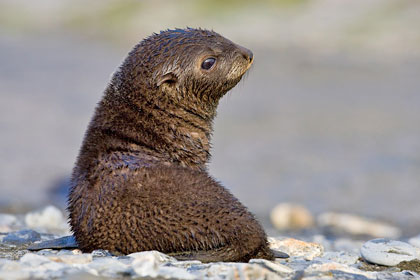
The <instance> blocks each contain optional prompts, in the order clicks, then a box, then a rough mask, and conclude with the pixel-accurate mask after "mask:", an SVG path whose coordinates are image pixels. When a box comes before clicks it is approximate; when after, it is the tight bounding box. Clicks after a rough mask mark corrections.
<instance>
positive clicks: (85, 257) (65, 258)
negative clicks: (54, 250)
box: [47, 254, 93, 264]
mask: <svg viewBox="0 0 420 280" xmlns="http://www.w3.org/2000/svg"><path fill="white" fill-rule="evenodd" d="M47 258H48V259H50V260H51V261H54V262H60V263H65V264H86V263H90V262H92V259H93V258H92V255H91V254H81V255H72V254H71V255H70V254H68V255H56V256H48V257H47Z"/></svg>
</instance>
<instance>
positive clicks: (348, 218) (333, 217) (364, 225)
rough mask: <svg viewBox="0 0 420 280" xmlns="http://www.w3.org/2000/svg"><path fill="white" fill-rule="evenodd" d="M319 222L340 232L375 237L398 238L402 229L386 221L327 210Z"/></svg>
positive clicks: (319, 218) (320, 216) (319, 217)
mask: <svg viewBox="0 0 420 280" xmlns="http://www.w3.org/2000/svg"><path fill="white" fill-rule="evenodd" d="M317 223H318V225H319V226H321V227H327V228H331V229H333V230H335V231H338V232H346V233H349V234H352V235H370V236H373V237H388V238H398V237H399V236H400V235H401V230H400V229H399V228H396V227H394V226H391V225H389V224H386V223H382V222H378V221H373V220H370V219H367V218H364V217H359V216H356V215H352V214H341V213H332V212H327V213H323V214H321V215H319V216H318V218H317Z"/></svg>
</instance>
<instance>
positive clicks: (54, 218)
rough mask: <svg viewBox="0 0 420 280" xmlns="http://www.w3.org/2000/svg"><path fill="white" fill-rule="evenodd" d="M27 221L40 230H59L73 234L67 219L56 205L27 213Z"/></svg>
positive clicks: (66, 233)
mask: <svg viewBox="0 0 420 280" xmlns="http://www.w3.org/2000/svg"><path fill="white" fill-rule="evenodd" d="M25 223H26V225H27V226H28V227H30V228H34V229H37V230H39V231H41V230H43V231H45V230H47V231H48V232H59V233H62V234H64V235H71V233H70V228H69V225H68V224H67V219H66V218H65V217H64V215H63V213H62V212H61V211H60V209H58V208H57V207H55V206H52V205H50V206H47V207H45V208H44V209H42V210H40V211H34V212H30V213H28V214H26V216H25Z"/></svg>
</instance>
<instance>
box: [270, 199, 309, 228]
mask: <svg viewBox="0 0 420 280" xmlns="http://www.w3.org/2000/svg"><path fill="white" fill-rule="evenodd" d="M270 220H271V223H272V224H273V226H274V227H275V228H276V229H278V230H301V229H305V228H309V227H312V226H313V225H314V218H313V216H312V214H311V213H310V212H309V211H308V210H307V209H306V208H305V207H303V206H302V205H299V204H293V203H280V204H278V205H277V206H276V207H274V208H273V210H271V213H270Z"/></svg>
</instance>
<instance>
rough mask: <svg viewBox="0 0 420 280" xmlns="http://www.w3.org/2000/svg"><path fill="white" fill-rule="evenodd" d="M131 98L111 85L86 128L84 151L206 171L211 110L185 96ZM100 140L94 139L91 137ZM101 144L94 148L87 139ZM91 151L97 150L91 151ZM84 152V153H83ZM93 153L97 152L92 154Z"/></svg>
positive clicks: (210, 129) (212, 116) (211, 119)
mask: <svg viewBox="0 0 420 280" xmlns="http://www.w3.org/2000/svg"><path fill="white" fill-rule="evenodd" d="M148 96H151V97H152V98H145V97H144V98H136V99H135V101H133V100H131V99H130V96H129V95H126V94H123V93H120V92H118V90H117V89H115V88H114V87H112V85H110V86H109V87H108V88H107V90H106V91H105V96H104V98H103V99H102V101H101V102H100V103H99V105H98V108H97V110H96V113H95V116H94V118H93V120H92V122H91V124H90V126H89V129H88V131H87V134H86V137H85V142H84V144H83V146H82V151H81V153H80V154H81V155H82V154H90V157H92V156H93V157H95V154H96V156H99V154H100V153H110V152H129V153H133V154H136V155H139V156H140V157H142V155H143V156H144V157H145V158H155V159H156V160H157V161H159V162H163V163H165V164H176V165H180V166H184V167H190V168H193V169H196V170H205V169H206V164H207V163H208V161H209V159H210V136H211V132H212V121H213V118H214V117H215V109H216V108H214V110H213V111H211V110H209V109H208V108H202V107H200V106H197V105H194V103H192V102H189V101H188V100H185V102H183V101H182V100H181V101H179V100H178V101H177V102H176V104H175V102H174V100H172V99H165V98H162V97H161V98H153V96H158V94H156V95H154V94H149V95H148ZM92 138H96V140H94V139H92ZM90 142H91V143H95V144H96V143H101V144H100V145H99V146H95V147H92V145H89V143H90ZM92 149H93V150H92ZM83 150H84V151H83ZM92 153H94V154H92Z"/></svg>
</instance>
